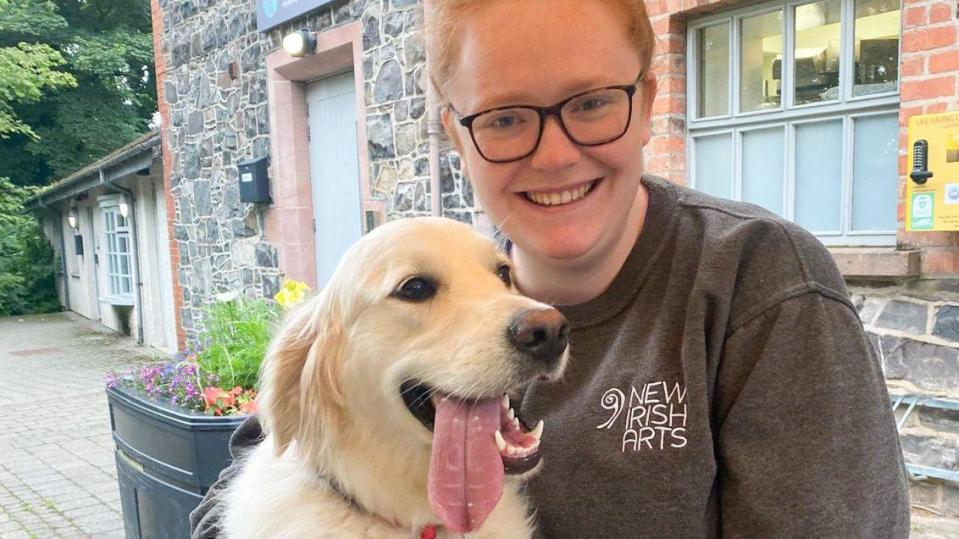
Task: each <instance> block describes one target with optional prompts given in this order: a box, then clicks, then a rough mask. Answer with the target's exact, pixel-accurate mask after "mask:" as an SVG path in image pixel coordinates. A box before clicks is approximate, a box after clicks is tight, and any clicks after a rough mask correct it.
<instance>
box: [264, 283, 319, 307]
mask: <svg viewBox="0 0 959 539" xmlns="http://www.w3.org/2000/svg"><path fill="white" fill-rule="evenodd" d="M310 291H311V290H310V287H309V286H307V285H306V283H301V282H299V281H294V280H293V279H285V280H284V281H283V287H282V288H280V291H279V292H277V293H276V295H275V296H273V299H274V300H276V302H277V303H279V304H280V306H281V307H283V308H284V309H289V308H290V307H293V306H294V305H296V304H297V303H299V302H301V301H303V298H305V297H306V295H307V294H308V293H309V292H310Z"/></svg>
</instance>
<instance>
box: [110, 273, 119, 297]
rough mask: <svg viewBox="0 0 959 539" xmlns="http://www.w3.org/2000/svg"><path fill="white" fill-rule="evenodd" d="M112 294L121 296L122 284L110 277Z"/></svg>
mask: <svg viewBox="0 0 959 539" xmlns="http://www.w3.org/2000/svg"><path fill="white" fill-rule="evenodd" d="M110 294H112V295H114V296H116V295H119V294H120V284H119V282H118V281H117V278H116V277H110Z"/></svg>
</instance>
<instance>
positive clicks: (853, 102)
mask: <svg viewBox="0 0 959 539" xmlns="http://www.w3.org/2000/svg"><path fill="white" fill-rule="evenodd" d="M814 1H815V0H792V1H784V0H777V1H773V2H765V3H762V4H756V5H752V6H749V7H744V8H738V9H733V10H729V11H725V12H722V13H718V14H715V15H711V16H707V17H702V18H699V19H695V20H693V21H690V22H689V24H688V26H687V32H686V50H687V51H688V56H687V62H686V77H687V78H686V80H687V82H688V84H687V87H686V118H687V122H686V125H687V129H686V136H687V144H686V147H687V152H686V156H687V163H686V165H687V168H686V170H688V171H689V181H690V186H691V187H693V188H695V187H696V185H695V182H696V180H695V171H696V150H695V148H696V138H697V137H701V136H707V135H717V134H722V133H731V134H732V140H731V148H732V151H733V156H732V159H731V160H730V161H731V164H732V171H731V172H730V175H731V178H732V182H733V185H732V186H731V187H730V192H731V193H732V198H734V199H736V200H740V199H741V193H742V174H741V173H742V163H740V161H741V148H742V132H744V131H750V130H755V129H762V128H769V127H782V126H785V127H784V128H785V133H784V144H785V152H786V155H785V156H784V159H783V162H784V166H785V169H786V170H785V171H784V176H783V217H784V218H786V219H789V220H793V219H794V217H795V215H794V214H795V207H794V206H795V170H796V168H795V164H796V163H795V153H796V151H795V126H796V125H799V124H802V123H808V122H818V121H826V120H835V119H842V122H843V146H844V147H843V154H842V155H843V167H842V168H843V170H842V189H841V197H842V198H841V210H842V211H841V217H840V227H841V229H840V230H838V231H812V232H813V233H815V234H816V236H817V237H819V239H820V241H822V242H823V243H825V244H827V245H863V246H867V245H868V246H872V245H895V242H896V230H895V228H893V229H890V230H869V231H853V230H850V227H851V224H852V211H853V205H852V192H853V183H852V182H853V172H854V171H853V163H854V158H853V155H852V151H853V148H854V146H855V144H854V141H853V133H854V124H853V122H854V121H855V119H856V118H860V117H864V116H875V115H882V114H898V112H899V86H900V84H901V76H900V77H898V78H897V80H896V89H895V90H894V91H889V92H884V93H877V94H871V95H864V96H857V97H854V96H853V95H852V91H853V78H854V77H853V69H854V66H855V64H854V61H855V57H854V55H853V50H854V49H853V45H854V43H855V28H854V27H855V10H854V1H855V0H840V3H841V15H840V40H841V49H840V50H841V51H842V55H841V57H840V59H839V62H840V64H839V66H840V67H839V97H838V99H837V100H835V101H827V102H816V103H806V104H803V105H794V104H793V103H794V100H795V88H794V86H795V82H794V81H795V74H794V69H795V66H794V62H793V42H794V35H795V24H794V13H795V8H796V7H797V6H801V5H804V4H811V3H814ZM779 9H781V10H783V58H782V69H781V73H782V78H781V87H782V94H781V98H780V107H779V108H777V109H768V110H761V111H750V112H739V83H740V70H741V64H740V41H741V31H742V20H743V19H744V18H747V17H753V16H756V15H762V14H765V13H770V12H773V11H776V10H779ZM902 16H903V14H902V6H901V5H900V18H901V17H902ZM723 23H728V25H729V46H728V50H729V57H730V62H729V71H728V78H729V80H728V91H729V99H728V105H727V106H728V109H727V111H726V113H725V114H720V115H715V116H709V117H704V118H696V111H697V110H698V109H699V106H698V105H699V103H698V102H697V101H698V97H699V74H698V72H697V71H698V69H697V68H698V61H699V57H698V56H699V48H698V41H697V38H698V34H699V31H700V30H701V29H703V28H706V27H709V26H713V25H719V24H723ZM899 58H900V62H901V58H902V34H901V31H900V36H899ZM890 203H891V204H895V203H896V201H895V200H892V201H890Z"/></svg>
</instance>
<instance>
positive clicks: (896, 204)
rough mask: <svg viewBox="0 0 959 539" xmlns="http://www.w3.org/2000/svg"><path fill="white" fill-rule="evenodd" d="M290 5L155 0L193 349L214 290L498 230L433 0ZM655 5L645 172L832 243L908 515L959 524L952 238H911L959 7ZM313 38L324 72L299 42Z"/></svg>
mask: <svg viewBox="0 0 959 539" xmlns="http://www.w3.org/2000/svg"><path fill="white" fill-rule="evenodd" d="M285 4H287V5H284V3H283V2H279V1H278V0H257V1H256V2H247V1H240V0H153V10H154V30H155V32H154V39H155V43H156V51H157V58H156V60H157V77H158V88H159V103H160V111H161V117H162V121H163V129H162V140H163V148H164V152H163V161H164V167H163V171H164V178H163V182H164V186H165V189H164V195H165V197H166V207H167V208H168V209H169V210H170V211H171V216H172V218H171V219H170V220H169V223H168V226H169V231H168V234H167V235H168V237H169V246H170V253H171V255H170V256H171V265H172V269H173V275H174V294H173V301H174V303H175V316H176V318H177V320H178V323H177V327H178V331H179V334H178V342H179V344H180V346H184V345H186V344H187V343H189V342H191V341H192V340H194V339H195V338H196V336H197V333H198V331H199V329H200V328H201V327H202V316H201V314H200V313H201V309H202V307H203V306H204V305H205V304H207V303H209V302H210V301H212V300H213V298H214V296H215V295H216V294H217V293H220V292H225V291H228V290H243V291H244V292H246V293H248V294H252V295H263V296H270V295H272V294H273V293H274V292H275V291H276V290H277V288H278V286H279V284H280V281H281V278H282V277H291V278H294V279H297V280H302V281H306V282H308V283H310V284H312V285H314V286H315V285H317V284H320V285H321V284H322V283H323V282H324V280H325V278H326V276H328V275H329V272H330V271H331V268H332V265H333V264H335V261H336V260H337V259H338V257H339V254H341V253H342V251H343V249H344V248H345V246H346V245H348V244H349V243H350V242H352V241H353V240H355V239H356V238H357V237H358V236H359V235H361V234H363V233H364V232H365V231H367V230H369V229H370V228H371V227H373V226H375V225H376V224H377V223H379V222H382V221H383V220H388V219H396V218H402V217H408V216H413V215H427V214H431V213H442V214H443V215H447V216H449V217H452V218H455V219H460V220H463V221H467V222H470V223H473V224H475V225H477V226H486V220H485V218H484V214H483V212H482V210H481V209H480V208H478V207H477V205H476V202H475V201H474V199H473V196H472V191H471V189H470V186H469V183H468V181H467V180H466V178H464V175H463V173H462V170H461V167H460V162H459V159H458V157H457V155H456V153H455V152H454V151H453V150H452V149H451V147H450V144H449V141H448V140H447V139H446V138H445V137H444V136H443V135H442V133H441V129H440V126H439V124H438V122H437V121H435V116H434V115H433V114H432V113H433V112H434V111H433V110H431V109H432V108H433V107H431V104H432V100H431V96H430V92H429V88H428V87H427V86H428V85H427V81H428V76H427V74H426V73H425V64H424V52H423V48H422V45H421V44H420V42H419V41H418V38H417V31H418V29H419V25H420V22H419V21H420V18H419V8H420V5H419V4H420V2H419V0H354V1H347V0H337V1H322V0H314V1H311V2H307V1H304V2H299V3H285ZM646 4H647V7H648V11H649V14H650V17H651V19H652V22H653V28H654V30H655V33H656V36H657V40H658V47H659V49H658V50H657V52H656V54H655V55H654V65H653V69H654V71H655V72H656V74H657V76H658V80H659V91H658V94H657V98H656V101H655V103H654V117H653V138H652V140H651V142H650V144H649V145H648V146H647V147H646V149H645V153H646V162H647V167H648V170H649V171H650V172H651V173H654V174H659V175H661V176H664V177H666V178H668V179H670V180H671V181H674V182H676V183H679V184H683V185H689V186H692V187H694V188H697V189H701V190H703V191H706V192H709V193H712V194H716V195H719V196H724V197H728V198H734V199H738V200H744V201H748V202H753V203H756V204H760V205H762V206H764V207H766V208H767V209H769V210H771V211H773V212H776V213H778V214H779V215H781V216H783V217H784V218H786V219H790V220H793V221H795V222H797V223H799V224H800V225H802V226H804V227H806V228H807V229H809V230H810V231H812V232H813V233H815V234H816V235H817V237H819V238H820V240H821V241H822V242H823V243H824V244H826V245H827V246H829V248H830V250H831V252H832V253H833V255H834V256H835V258H836V261H837V263H838V265H839V267H840V269H841V270H842V271H843V274H844V275H845V277H846V279H847V284H848V286H849V289H850V292H851V293H852V294H853V301H854V303H855V304H856V305H857V307H859V309H860V315H861V318H862V320H863V323H864V325H865V327H866V329H867V331H868V333H869V335H870V338H871V339H872V341H873V343H874V345H875V346H876V349H877V352H878V355H879V358H880V360H881V361H882V365H883V368H884V370H885V373H886V376H887V379H888V380H889V381H890V388H891V392H892V393H893V395H894V396H895V395H902V396H904V397H903V399H901V400H900V402H899V404H900V407H899V410H898V412H897V413H898V417H899V418H900V419H901V420H902V425H901V427H902V433H903V437H902V440H903V446H904V450H905V453H906V457H907V460H908V461H909V462H910V463H911V464H912V465H913V466H912V468H911V469H912V470H913V471H914V472H915V473H916V475H917V476H919V475H924V476H925V477H926V478H927V479H925V480H923V481H915V482H914V484H913V494H914V499H915V500H916V501H917V503H919V504H921V505H924V506H927V507H928V508H930V509H931V510H933V511H935V512H938V513H940V514H943V515H947V516H959V501H957V500H959V489H957V488H956V487H955V485H956V484H957V481H959V464H957V456H956V451H955V447H956V432H959V427H957V425H959V422H957V417H959V416H956V415H955V414H956V413H957V412H956V408H955V407H953V408H950V406H951V405H950V404H949V399H945V400H943V399H937V398H933V397H935V396H945V397H949V396H952V397H955V396H956V395H957V394H959V233H956V232H908V231H906V230H905V226H904V223H905V215H906V214H907V211H908V207H907V205H908V203H907V200H906V196H905V193H906V185H907V182H909V181H910V180H909V176H908V174H909V171H910V170H909V169H910V165H911V164H910V163H907V157H908V146H909V144H908V130H907V128H908V120H909V118H911V117H913V116H916V115H922V114H933V113H942V112H955V111H959V96H957V92H959V39H957V13H956V12H957V9H956V4H955V2H954V1H943V0H916V1H912V0H906V1H905V2H902V3H901V2H899V1H898V0H820V1H805V0H803V1H793V0H774V1H759V2H742V1H732V0H647V2H646ZM291 5H292V6H293V7H291ZM297 6H299V7H297ZM291 10H293V11H291ZM298 30H306V31H308V32H309V33H310V34H311V35H313V36H315V39H316V50H315V52H314V53H313V54H309V55H306V56H303V57H299V58H294V57H291V56H290V55H289V54H287V53H286V52H285V51H284V49H283V48H282V46H281V43H282V40H283V38H284V37H285V36H287V35H289V34H291V33H293V32H295V31H298ZM257 158H267V159H268V160H269V176H270V177H269V182H270V190H271V197H272V200H271V202H270V203H259V204H254V203H245V202H242V201H241V194H240V191H241V189H240V183H241V174H240V172H239V170H238V166H237V165H238V163H239V162H241V161H247V160H250V159H257ZM707 171H708V173H707ZM433 194H437V195H438V196H435V197H434V196H433ZM907 395H918V396H919V397H909V396H907ZM919 398H922V399H924V400H922V401H921V402H919V404H918V405H913V406H910V404H912V403H913V402H914V401H915V400H917V399H919Z"/></svg>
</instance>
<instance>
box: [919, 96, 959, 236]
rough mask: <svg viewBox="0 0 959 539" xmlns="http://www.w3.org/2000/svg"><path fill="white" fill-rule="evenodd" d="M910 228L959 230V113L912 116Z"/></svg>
mask: <svg viewBox="0 0 959 539" xmlns="http://www.w3.org/2000/svg"><path fill="white" fill-rule="evenodd" d="M907 163H908V167H909V170H907V171H906V176H907V177H908V178H909V179H908V180H907V181H906V230H910V231H913V230H916V231H924V230H930V231H932V230H942V231H949V230H959V112H946V113H942V114H923V115H920V116H913V117H912V118H909V160H908V161H907Z"/></svg>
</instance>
